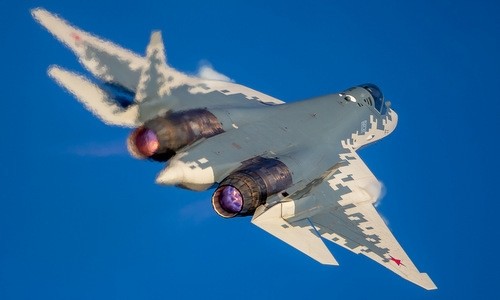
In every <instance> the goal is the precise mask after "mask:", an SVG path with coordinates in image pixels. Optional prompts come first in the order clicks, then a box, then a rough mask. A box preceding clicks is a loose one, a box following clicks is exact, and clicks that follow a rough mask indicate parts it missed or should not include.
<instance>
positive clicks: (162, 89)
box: [135, 31, 172, 103]
mask: <svg viewBox="0 0 500 300" xmlns="http://www.w3.org/2000/svg"><path fill="white" fill-rule="evenodd" d="M166 64H167V59H166V56H165V47H164V46H163V40H162V38H161V32H160V31H153V33H152V34H151V39H150V42H149V44H148V47H147V49H146V61H145V64H144V66H143V67H142V72H141V77H140V78H139V84H138V86H137V90H136V95H135V102H137V103H141V102H145V101H147V100H150V99H159V98H161V97H162V96H163V95H165V94H169V93H170V88H169V81H172V79H169V77H168V74H165V73H164V72H165V68H163V67H164V66H166Z"/></svg>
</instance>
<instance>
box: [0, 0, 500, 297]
mask: <svg viewBox="0 0 500 300" xmlns="http://www.w3.org/2000/svg"><path fill="white" fill-rule="evenodd" d="M37 6H42V7H45V8H46V9H48V10H50V11H53V12H55V13H57V14H60V15H61V16H62V17H64V18H65V19H67V20H69V21H70V22H71V23H73V24H75V25H77V26H79V27H81V28H83V29H85V30H88V31H90V32H94V33H95V34H97V35H99V36H102V37H105V38H108V39H110V40H113V41H115V42H117V43H118V44H121V45H123V46H125V47H127V48H130V49H132V50H133V51H135V52H138V53H144V50H145V47H146V44H147V42H148V39H149V35H150V31H151V30H153V29H161V30H162V31H163V35H164V40H165V43H166V49H167V56H168V60H169V62H170V64H171V65H173V66H174V67H176V68H178V69H180V70H182V71H185V72H189V73H196V71H197V69H198V67H199V66H200V64H202V62H203V61H207V62H210V63H211V64H212V65H213V66H214V68H215V69H217V70H218V71H220V72H222V73H224V74H225V75H227V76H229V77H230V78H232V79H234V80H235V81H236V82H238V83H241V84H244V85H247V86H249V87H252V88H254V89H256V90H260V91H262V92H264V93H267V94H270V95H272V96H274V97H277V98H279V99H282V100H284V101H287V102H292V101H298V100H300V99H305V98H308V97H312V96H318V95H322V94H327V93H333V92H338V91H341V90H344V89H346V88H348V87H350V86H353V85H357V84H360V83H364V82H374V83H376V84H378V85H379V86H380V87H381V88H382V90H383V91H384V92H385V95H386V98H387V99H389V100H391V101H392V105H393V108H394V109H395V110H396V112H397V113H398V114H399V125H398V128H397V129H396V130H395V132H394V133H393V134H392V135H390V136H389V137H388V138H386V139H384V140H382V141H380V142H379V143H377V144H375V145H372V146H370V147H367V148H366V149H363V150H362V151H361V153H360V154H361V156H362V157H363V159H364V160H365V162H366V163H367V165H368V166H369V167H370V168H371V169H372V171H373V172H374V174H375V175H376V176H377V177H378V178H379V179H380V180H381V181H383V182H384V184H385V186H386V189H387V193H386V196H385V198H384V199H383V200H382V203H381V205H380V206H379V210H380V211H381V213H382V214H383V216H384V217H385V218H386V219H387V220H388V223H389V227H390V228H391V229H392V231H393V233H394V234H395V235H396V237H397V238H398V240H399V241H400V243H401V244H402V245H403V247H404V248H405V250H406V252H407V253H408V254H409V256H410V257H411V258H412V260H413V262H414V263H415V264H416V265H417V267H418V268H419V269H420V270H421V271H424V272H427V273H429V275H430V276H431V277H432V278H433V280H434V282H435V283H436V284H437V286H438V287H439V289H438V290H437V291H425V290H423V289H421V288H419V287H417V286H415V285H413V284H411V283H409V282H407V281H405V280H403V279H401V278H399V277H398V276H397V275H395V274H393V273H392V272H390V271H388V270H386V269H385V268H383V267H382V266H380V265H378V264H376V263H375V262H372V261H371V260H369V259H368V258H366V257H363V256H358V255H355V254H353V253H350V252H348V251H347V250H344V249H342V248H340V247H338V246H337V245H334V244H332V243H328V246H329V248H330V249H331V251H332V252H333V254H334V255H335V257H336V258H337V260H338V261H339V263H340V266H339V267H327V266H322V265H320V264H318V263H316V262H315V261H313V260H312V259H310V258H308V257H307V256H304V255H303V254H301V253H300V252H298V251H297V250H295V249H293V248H291V247H289V246H288V245H286V244H284V243H282V242H281V241H279V240H277V239H275V238H274V237H272V236H270V235H268V234H267V233H265V232H264V231H262V230H261V229H259V228H257V227H255V226H254V225H252V224H251V223H250V218H239V219H230V220H226V219H222V218H220V217H218V216H217V215H216V214H215V213H214V212H213V211H212V208H211V205H210V197H211V192H210V191H208V192H204V193H195V192H189V191H184V190H180V189H176V188H166V187H160V186H157V185H155V184H154V178H155V177H156V174H157V173H158V172H159V171H160V170H161V169H162V167H163V166H162V164H158V163H152V162H144V161H137V160H134V159H132V158H131V157H129V156H128V154H127V152H126V148H125V146H124V145H125V144H124V142H125V139H126V137H127V135H128V134H129V130H126V129H122V128H112V127H107V126H105V125H104V124H102V123H101V122H100V121H99V120H98V119H96V118H94V117H93V116H92V115H91V114H90V113H89V112H87V111H86V110H85V109H84V108H83V107H82V106H81V105H80V104H79V103H78V102H76V101H75V100H74V99H73V97H72V96H71V95H69V94H68V93H66V92H64V91H63V90H62V89H60V88H59V87H58V86H57V85H56V84H55V83H54V82H52V81H51V80H50V79H49V78H48V76H47V74H46V70H47V67H48V66H49V65H50V64H59V65H61V66H63V67H65V68H68V69H71V70H76V71H78V72H83V68H82V67H81V66H80V65H79V63H78V62H77V60H76V59H75V57H74V56H73V54H72V53H71V52H70V51H69V50H68V49H66V48H65V47H64V46H62V45H61V44H59V42H58V41H56V40H55V39H54V38H52V36H51V35H50V34H49V33H48V32H46V31H45V30H44V29H43V28H42V27H41V26H39V25H38V24H37V23H36V22H35V21H34V20H33V19H32V18H31V15H30V13H29V9H30V8H33V7H37ZM499 6H500V4H499V2H498V1H451V0H449V1H444V0H437V1H410V2H408V1H391V0H382V1H307V2H302V1H245V2H243V1H192V0H183V1H175V2H173V1H155V0H143V1H129V0H125V1H111V0H101V1H49V0H47V1H1V3H0V25H1V31H0V40H1V41H2V42H1V46H0V54H1V57H2V63H1V66H2V70H1V71H0V76H1V81H0V82H1V95H2V96H1V98H2V99H1V101H2V103H3V105H2V108H1V115H2V123H3V129H2V134H1V135H2V138H1V139H0V141H1V142H0V143H1V147H0V153H1V155H0V299H216V298H217V299H233V298H235V299H471V298H474V299H493V298H497V299H498V298H500V292H499V291H498V283H499V282H500V276H499V275H498V269H499V267H500V266H499V263H498V245H499V238H500V234H499V231H498V230H499V229H498V214H499V206H500V205H499V201H500V199H499V198H500V197H499V196H498V192H497V191H498V179H499V175H498V174H499V173H498V169H499V159H498V153H499V147H498V132H499V129H500V128H499V125H500V124H499V116H500V113H499V108H500V105H499V103H500V96H499V94H500V92H499V88H500V76H499V74H498V73H499V70H500V60H499V58H498V56H499V53H500V42H499V39H500V21H499V16H498V12H499V11H500V9H499V8H500V7H499ZM319 146H320V145H319Z"/></svg>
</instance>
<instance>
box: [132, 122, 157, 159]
mask: <svg viewBox="0 0 500 300" xmlns="http://www.w3.org/2000/svg"><path fill="white" fill-rule="evenodd" d="M127 146H128V149H129V152H130V154H132V155H133V156H134V157H136V158H149V157H151V156H153V155H154V154H155V153H156V151H157V150H158V149H159V148H160V141H159V140H158V136H157V135H156V133H155V132H154V131H153V130H151V129H149V128H146V127H139V128H137V129H136V130H134V131H133V132H132V134H130V136H129V138H128V141H127Z"/></svg>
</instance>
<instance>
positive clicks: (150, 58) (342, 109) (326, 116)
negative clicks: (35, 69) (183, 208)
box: [31, 8, 436, 290]
mask: <svg viewBox="0 0 500 300" xmlns="http://www.w3.org/2000/svg"><path fill="white" fill-rule="evenodd" d="M31 12H32V15H33V17H34V19H35V20H36V21H38V22H39V23H40V24H41V25H43V26H44V27H45V28H46V29H47V30H48V31H49V32H51V33H52V34H53V35H54V36H55V37H56V38H57V39H58V40H60V41H61V42H62V43H64V44H65V45H66V46H67V47H68V48H69V49H71V50H72V51H73V52H74V53H75V54H76V56H77V57H78V59H79V61H80V62H81V64H82V65H83V66H84V67H85V68H86V69H87V70H88V71H89V72H90V73H91V74H92V75H93V76H94V77H95V78H94V79H93V80H90V79H88V78H86V77H84V76H82V75H79V74H77V73H74V72H71V71H68V70H65V69H63V68H62V67H59V66H55V65H54V66H51V67H49V69H48V74H49V76H50V77H52V78H53V79H54V80H55V81H56V82H57V83H58V84H59V85H60V86H61V87H63V88H65V89H66V90H68V91H69V92H71V93H72V94H73V95H74V96H75V98H76V99H77V100H78V101H80V102H81V103H82V104H83V105H84V106H85V107H86V108H87V109H88V110H90V111H91V112H92V113H93V114H94V115H95V116H97V117H98V118H99V119H101V120H102V121H103V122H104V123H106V124H108V125H114V126H122V127H128V128H132V129H133V130H132V131H131V134H130V136H129V137H128V140H127V145H128V149H129V152H130V154H131V155H132V156H134V157H135V158H138V159H145V160H152V161H157V162H160V163H164V164H165V168H164V169H163V170H162V171H161V172H160V173H159V174H158V176H157V177H156V183H158V184H160V185H174V186H177V187H181V188H184V189H189V190H193V191H204V190H207V189H210V188H214V189H215V191H214V192H213V196H212V206H213V209H214V210H215V212H216V213H217V214H218V215H220V216H221V217H224V218H233V217H246V216H248V217H251V218H252V221H251V222H252V223H253V224H255V225H257V226H258V227H260V228H262V229H263V230H265V231H267V232H268V233H270V234H272V235H274V236H275V237H277V238H279V239H281V240H282V241H283V242H285V243H288V244H289V245H290V246H292V247H295V248H296V249H298V250H299V251H302V252H303V253H304V254H306V255H308V256H310V257H311V258H313V259H314V260H316V261H318V262H320V263H322V264H326V265H335V266H336V265H338V263H337V261H336V259H335V258H334V257H333V255H332V254H331V252H330V251H329V250H328V248H327V247H326V245H325V244H324V242H323V241H324V240H328V241H331V242H333V243H335V244H337V245H339V246H342V247H344V248H346V249H348V250H350V251H352V252H354V253H356V254H363V255H365V256H367V257H369V258H371V259H372V260H374V261H376V262H377V263H379V264H381V265H382V266H384V267H386V268H388V269H389V270H391V271H393V272H395V273H396V274H398V275H400V276H401V277H403V278H404V279H406V280H409V281H411V282H413V283H415V284H417V285H419V286H421V287H423V288H425V289H428V290H432V289H436V285H435V284H434V283H433V282H432V280H431V279H430V277H429V276H428V275H427V274H426V273H421V272H420V271H419V270H418V269H417V268H416V266H415V265H414V264H413V263H412V261H411V260H410V258H409V257H408V255H407V254H406V253H405V251H404V250H403V248H402V247H401V246H400V245H399V243H398V242H397V240H396V239H395V238H394V236H393V235H392V233H391V231H390V230H389V228H388V227H387V225H386V224H385V222H384V221H383V219H382V218H381V216H380V215H379V213H378V212H377V210H376V209H375V207H374V203H376V201H377V199H378V198H379V196H380V191H381V184H380V183H379V181H378V180H377V179H376V178H375V176H374V175H373V174H372V172H371V171H370V169H369V168H368V167H367V166H366V165H365V163H364V162H363V161H362V160H361V158H360V157H359V155H358V154H357V152H356V151H357V150H358V149H360V148H362V147H364V146H367V145H369V144H371V143H373V142H375V141H378V140H380V139H382V138H384V137H386V136H387V135H389V134H390V133H391V132H392V131H393V130H394V128H395V127H396V124H397V120H398V116H397V114H396V113H395V112H394V110H393V109H392V108H391V106H390V103H389V102H388V101H385V99H384V96H383V94H382V92H381V90H380V89H379V88H378V87H377V86H376V85H374V84H361V85H358V86H354V87H352V88H349V89H346V90H345V91H342V92H340V93H334V94H330V95H326V96H321V97H315V98H311V99H307V100H304V101H300V102H294V103H284V102H283V101H281V100H278V99H276V98H273V97H271V96H268V95H266V94H264V93H261V92H258V91H255V90H253V89H250V88H248V87H245V86H242V85H239V84H236V83H233V82H224V81H216V80H208V79H205V78H200V77H196V76H191V75H187V74H184V73H182V72H180V71H178V70H176V69H174V68H172V67H171V66H169V65H168V64H167V60H166V55H165V49H164V45H163V41H162V37H161V34H160V32H158V31H154V32H153V33H152V34H151V39H150V42H149V45H148V46H147V49H146V54H145V56H141V55H138V54H135V53H133V52H131V51H129V50H126V49H124V48H122V47H120V46H118V45H116V44H114V43H112V42H109V41H106V40H103V39H101V38H99V37H96V36H94V35H91V34H89V33H87V32H85V31H83V30H81V29H79V28H76V27H74V26H72V25H70V24H69V23H68V22H66V21H65V20H63V19H61V18H60V17H58V16H56V15H54V14H52V13H50V12H48V11H46V10H44V9H42V8H36V9H33V10H32V11H31Z"/></svg>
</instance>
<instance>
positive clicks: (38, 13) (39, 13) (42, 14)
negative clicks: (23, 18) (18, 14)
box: [30, 7, 55, 24]
mask: <svg viewBox="0 0 500 300" xmlns="http://www.w3.org/2000/svg"><path fill="white" fill-rule="evenodd" d="M30 12H31V16H32V17H33V19H35V21H37V22H38V23H40V24H43V23H44V21H45V20H47V18H50V17H55V16H54V15H53V14H51V13H50V12H49V11H48V10H46V9H45V8H43V7H35V8H32V9H31V10H30Z"/></svg>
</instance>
